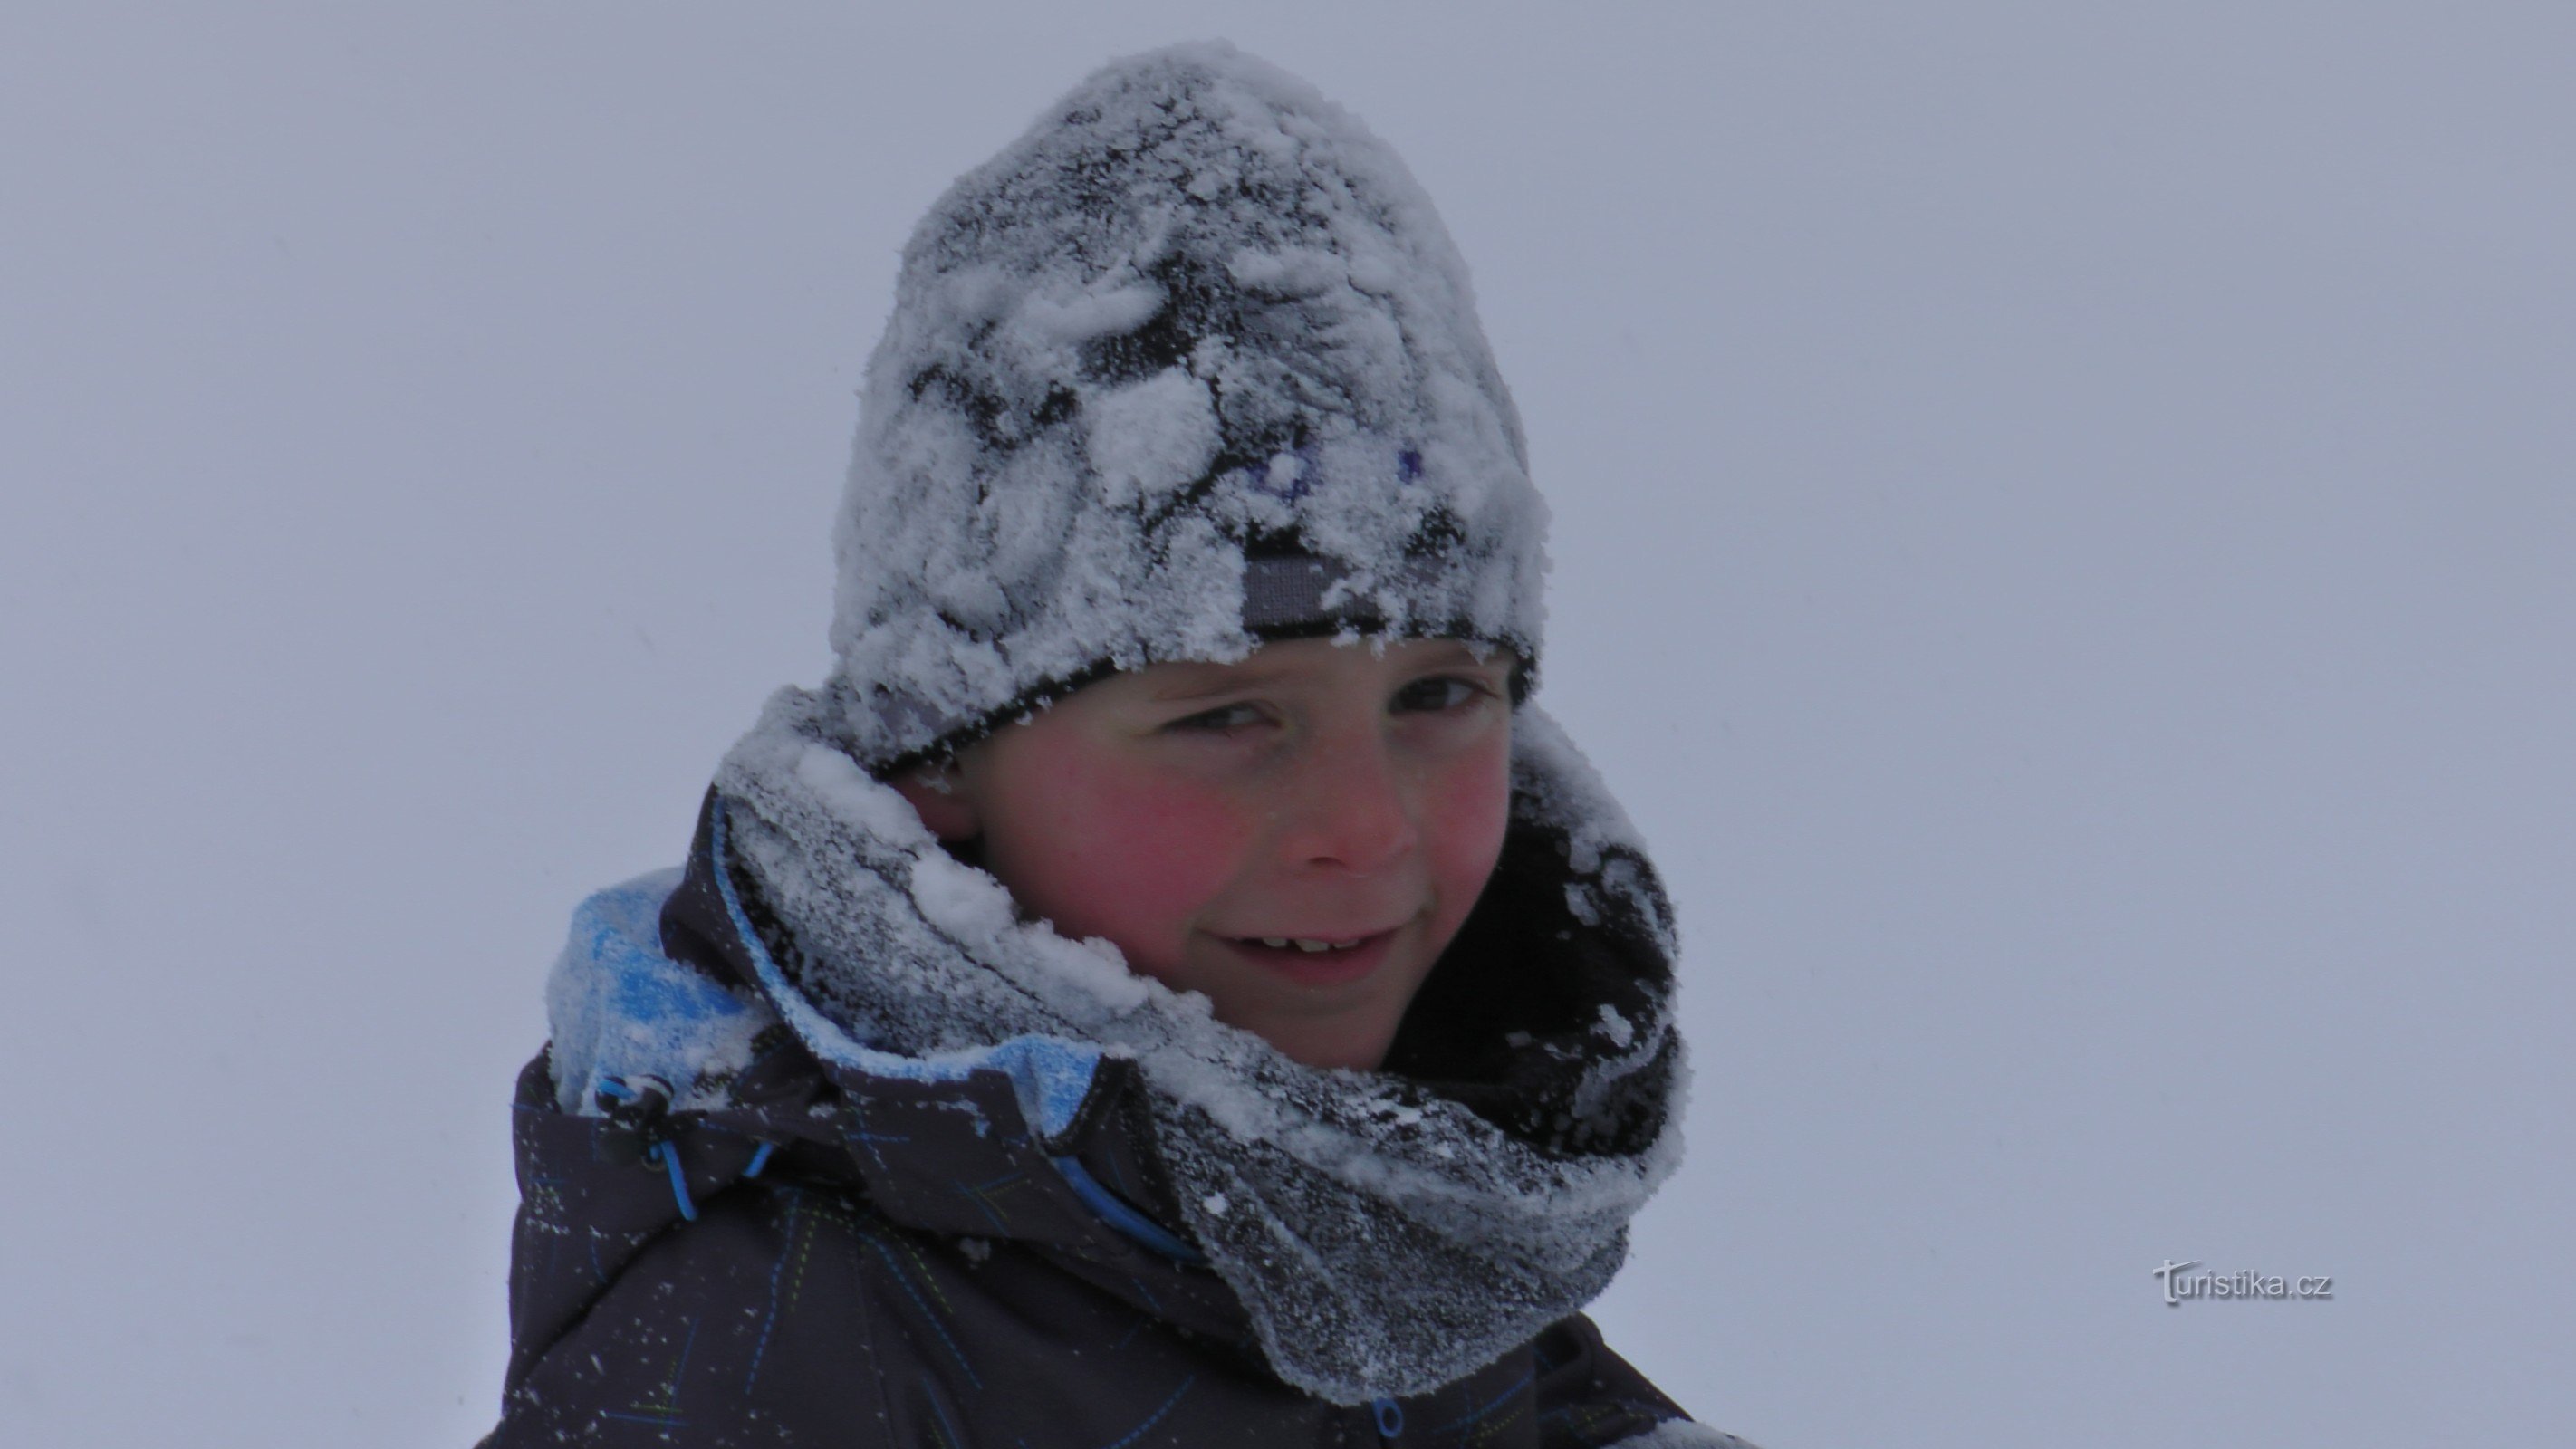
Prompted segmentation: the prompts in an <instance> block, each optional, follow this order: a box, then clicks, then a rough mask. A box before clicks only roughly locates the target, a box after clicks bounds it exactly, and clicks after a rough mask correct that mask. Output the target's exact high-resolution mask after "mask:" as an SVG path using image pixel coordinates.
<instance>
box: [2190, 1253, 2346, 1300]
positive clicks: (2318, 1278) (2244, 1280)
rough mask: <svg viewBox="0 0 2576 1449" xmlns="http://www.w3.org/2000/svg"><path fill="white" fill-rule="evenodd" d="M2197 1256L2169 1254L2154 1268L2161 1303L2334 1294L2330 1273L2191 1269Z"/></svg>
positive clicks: (2324, 1296) (2197, 1262) (2327, 1297)
mask: <svg viewBox="0 0 2576 1449" xmlns="http://www.w3.org/2000/svg"><path fill="white" fill-rule="evenodd" d="M2199 1266H2200V1259H2198V1258H2194V1259H2192V1260H2191V1261H2190V1262H2188V1263H2177V1262H2175V1261H2173V1260H2172V1259H2171V1258H2167V1259H2166V1260H2165V1265H2164V1266H2163V1267H2161V1268H2158V1269H2156V1270H2154V1276H2155V1277H2157V1278H2160V1279H2162V1280H2163V1281H2164V1285H2165V1306H2166V1307H2167V1308H2180V1307H2181V1306H2182V1305H2183V1300H2184V1299H2186V1298H2316V1299H2329V1300H2330V1299H2332V1298H2333V1297H2334V1275H2333V1274H2331V1273H2327V1274H2322V1275H2315V1276H2309V1275H2302V1276H2300V1277H2296V1278H2284V1277H2282V1276H2281V1275H2280V1274H2278V1273H2255V1272H2250V1271H2248V1272H2239V1273H2194V1272H2192V1271H2191V1270H2192V1269H2194V1268H2197V1267H2199Z"/></svg>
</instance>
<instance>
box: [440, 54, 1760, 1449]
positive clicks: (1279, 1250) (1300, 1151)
mask: <svg viewBox="0 0 2576 1449" xmlns="http://www.w3.org/2000/svg"><path fill="white" fill-rule="evenodd" d="M862 418H863V422H862V427H861V432H860V437H859V442H858V447H857V456H856V461H855V463H854V464H853V466H852V471H851V478H850V487H849V493H848V498H847V504H846V507H845V511H844V513H843V517H842V520H841V525H840V529H839V533H838V535H837V552H838V555H839V560H840V597H839V602H838V606H837V615H838V616H837V618H836V620H835V622H834V627H833V635H832V638H833V645H834V648H835V650H836V651H837V653H838V655H839V664H838V666H837V668H836V670H835V672H834V675H833V677H832V678H831V680H830V681H829V682H828V683H827V684H826V685H825V686H824V687H823V688H822V689H820V690H817V691H805V690H799V689H788V690H785V691H782V692H781V693H780V694H779V695H778V696H777V697H775V698H774V699H772V700H771V701H770V703H769V706H768V708H767V710H766V711H765V713H764V714H763V716H762V718H761V720H760V722H759V724H758V725H757V726H755V727H754V728H753V729H752V731H751V732H750V734H748V735H747V736H745V737H744V738H743V740H742V742H741V743H740V744H738V745H737V746H736V747H735V748H734V750H733V751H732V753H731V754H729V755H728V756H727V757H726V759H725V761H724V763H723V765H722V766H721V768H720V769H719V770H718V771H717V773H716V778H715V782H714V786H713V788H712V789H711V790H710V791H709V793H708V796H707V800H706V806H705V809H704V812H703V814H702V816H701V818H700V822H699V826H698V830H697V838H696V840H695V842H694V843H693V844H692V846H691V849H690V852H689V857H688V862H687V864H686V866H685V867H684V868H683V869H681V870H678V871H674V872H668V873H664V874H660V875H655V876H648V877H645V878H644V879H642V880H638V881H635V882H632V883H629V884H627V885H625V886H621V887H618V888H616V889H613V890H609V891H605V892H603V893H601V894H599V895H597V896H594V897H593V898H591V900H590V901H588V902H587V903H585V904H584V905H583V907H582V908H581V910H580V912H579V913H578V915H577V916H576V917H575V922H574V929H573V936H572V940H571V943H570V944H569V945H568V947H567V948H566V951H565V954H564V957H563V959H562V961H561V962H560V963H559V964H558V966H557V967H556V971H555V975H554V979H553V982H552V984H551V986H550V988H549V995H548V1005H549V1008H550V1013H551V1019H552V1025H553V1038H552V1041H551V1043H550V1044H549V1046H548V1048H547V1050H546V1052H545V1053H544V1054H543V1055H542V1056H540V1057H539V1058H538V1059H537V1060H536V1061H534V1062H532V1063H531V1064H530V1065H529V1067H528V1069H527V1071H526V1073H525V1074H524V1075H523V1077H522V1079H521V1082H520V1091H519V1099H518V1113H517V1121H518V1150H519V1161H520V1169H519V1176H520V1184H521V1188H522V1191H523V1194H524V1197H525V1203H524V1206H523V1207H522V1208H521V1211H520V1214H519V1222H518V1229H517V1238H516V1245H515V1251H514V1255H513V1259H514V1261H513V1273H512V1281H511V1321H512V1333H513V1339H514V1346H513V1350H512V1354H511V1358H510V1365H509V1371H508V1380H507V1387H506V1393H505V1399H504V1408H503V1415H502V1421H501V1425H500V1427H499V1428H498V1429H497V1430H495V1431H494V1433H493V1434H492V1436H491V1437H490V1439H488V1440H487V1441H486V1442H487V1444H490V1445H523V1444H554V1443H561V1442H583V1443H591V1442H597V1443H627V1442H632V1443H666V1444H687V1445H709V1446H712V1445H754V1444H759V1445H769V1444H836V1445H901V1446H963V1445H992V1446H1029V1449H1047V1446H1081V1449H1142V1446H1146V1445H1205V1444H1228V1445H1233V1444H1243V1445H1274V1444H1276V1445H1288V1444H1299V1445H1323V1444H1365V1443H1375V1442H1387V1443H1419V1444H1425V1445H1444V1446H1446V1445H1466V1444H1474V1445H1480V1446H1503V1445H1529V1446H1535V1445H1550V1446H1558V1445H1562V1446H1574V1445H1608V1444H1629V1445H1694V1444H1698V1445H1725V1444H1733V1443H1736V1442H1737V1441H1735V1440H1733V1439H1731V1438H1729V1437H1728V1436H1726V1435H1722V1434H1718V1433H1715V1432H1714V1431H1710V1430H1706V1429H1701V1428H1699V1427H1698V1426H1696V1425H1693V1424H1691V1423H1690V1422H1689V1421H1688V1420H1687V1419H1686V1418H1684V1417H1683V1416H1682V1413H1681V1411H1680V1410H1679V1409H1678V1408H1677V1407H1675V1406H1674V1405H1673V1403H1672V1402H1671V1401H1670V1400H1668V1399H1666V1398H1665V1397H1664V1396H1663V1395H1662V1394H1660V1393H1658V1392H1656V1390H1655V1389H1654V1388H1653V1387H1652V1386H1651V1385H1649V1384H1648V1383H1647V1382H1646V1381H1645V1380H1644V1379H1643V1378H1641V1377H1640V1376H1639V1375H1638V1374H1637V1373H1636V1372H1635V1371H1634V1370H1633V1369H1631V1368H1629V1367H1628V1366H1627V1365H1626V1364H1625V1363H1623V1362H1622V1361H1621V1360H1620V1359H1619V1358H1618V1357H1617V1356H1616V1355H1614V1354H1612V1353H1611V1352H1610V1351H1609V1350H1608V1349H1607V1348H1605V1347H1603V1345H1602V1343H1601V1341H1600V1338H1599V1336H1598V1334H1597V1333H1596V1332H1595V1331H1594V1329H1593V1328H1592V1325H1591V1324H1590V1322H1589V1321H1588V1320H1586V1319H1585V1318H1584V1317H1583V1316H1582V1315H1581V1313H1580V1312H1579V1310H1580V1308H1581V1307H1582V1305H1583V1304H1585V1303H1586V1302H1588V1301H1589V1300H1590V1299H1591V1298H1592V1297H1593V1296H1594V1295H1596V1294H1597V1293H1599V1292H1600V1291H1601V1289H1602V1287H1603V1286H1604V1285H1606V1284H1607V1283H1608V1282H1609V1280H1610V1277H1611V1275H1612V1274H1613V1273H1614V1272H1615V1271H1617V1269H1618V1267H1619V1264H1620V1261H1621V1258H1622V1256H1623V1254H1624V1252H1625V1249H1626V1231H1627V1223H1628V1220H1629V1218H1630V1217H1631V1216H1632V1215H1633V1214H1634V1213H1635V1212H1636V1211H1637V1209H1638V1207H1639V1206H1640V1205H1641V1204H1642V1203H1643V1202H1644V1201H1645V1199H1646V1196H1647V1194H1648V1193H1650V1192H1651V1191H1652V1190H1653V1189H1654V1187H1655V1186H1656V1185H1657V1184H1658V1183H1659V1182H1660V1181H1661V1180H1662V1179H1663V1178H1664V1177H1665V1175H1666V1174H1668V1173H1669V1172H1670V1171H1671V1170H1672V1167H1673V1164H1674V1161H1675V1157H1676V1154H1677V1152H1678V1140H1677V1135H1676V1125H1675V1117H1676V1112H1677V1108H1678V1099H1679V1092H1680V1078H1681V1070H1682V1069H1681V1043H1680V1041H1679V1039H1678V1037H1677V1036H1676V1035H1675V1033H1674V1028H1673V1023H1672V1015H1671V982H1672V976H1671V964H1670V963H1671V954H1672V935H1671V927H1670V925H1669V921H1668V918H1667V911H1666V907H1665V902H1664V897H1663V894H1662V891H1661V888H1660V887H1659V886H1658V885H1657V884H1656V882H1655V879H1654V876H1653V874H1652V872H1651V871H1650V870H1649V869H1648V867H1647V865H1646V863H1645V861H1644V858H1643V856H1642V855H1641V854H1640V853H1639V849H1638V846H1637V844H1636V841H1635V839H1634V836H1633V835H1632V833H1631V832H1630V830H1629V827H1628V825H1627V823H1626V821H1625V819H1624V818H1623V817H1622V816H1621V815H1620V813H1619V811H1618V808H1617V807H1616V806H1615V805H1613V804H1612V803H1611V802H1610V801H1609V800H1608V799H1607V798H1606V797H1605V796H1604V795H1603V793H1602V792H1601V789H1600V785H1599V782H1598V780H1597V779H1596V778H1595V777H1594V775H1593V774H1592V772H1591V771H1590V769H1589V768H1588V767H1587V766H1586V765H1585V764H1584V763H1583V762H1582V760H1581V758H1580V757H1579V756H1578V755H1577V754H1576V753H1575V752H1574V750H1573V749H1572V747H1571V746H1569V745H1568V744H1567V743H1566V742H1565V740H1564V738H1563V737H1562V736H1561V735H1560V734H1559V733H1558V732H1557V730H1556V729H1555V727H1554V726H1553V725H1552V724H1550V723H1549V722H1548V721H1547V719H1546V718H1545V717H1544V716H1542V715H1541V714H1540V713H1539V712H1538V711H1537V710H1536V709H1535V708H1534V707H1531V706H1529V705H1527V704H1525V703H1524V702H1523V701H1524V699H1525V697H1526V695H1527V694H1528V692H1529V690H1530V688H1531V687H1532V684H1533V682H1534V678H1535V675H1534V671H1535V669H1536V667H1537V663H1538V657H1539V617H1540V607H1539V578H1540V569H1541V555H1540V531H1541V526H1542V517H1543V515H1542V510H1541V505H1540V503H1539V500H1538V497H1537V494H1536V493H1535V492H1534V491H1533V489H1532V487H1531V485H1530V482H1529V479H1528V476H1527V472H1526V467H1525V463H1524V458H1523V449H1522V443H1521V434H1520V425H1519V421H1518V418H1517V416H1516V415H1515V413H1514V411H1513V409H1512V404H1511V401H1510V399H1509V397H1508V396H1507V395H1506V393H1505V392H1504V389H1503V384H1502V380H1501V378H1500V377H1499V376H1497V375H1496V373H1495V370H1494V365H1493V362H1492V359H1491V357H1490V355H1489V353H1488V351H1487V348H1486V346H1485V342H1484V338H1483V335H1482V333H1481V331H1480V330H1479V328H1478V326H1477V323H1476V320H1475V315H1474V309H1473V303H1472V301H1471V299H1470V297H1469V294H1468V288H1467V282H1466V274H1465V270H1464V267H1463V266H1462V264H1461V263H1460V262H1459V260H1458V258H1457V255H1456V253H1455V251H1454V250H1453V248H1452V246H1451V244H1450V242H1449V240H1448V237H1447V235H1446V233H1445V232H1444V231H1443V230H1442V228H1441V226H1440V223H1439V221H1438V219H1437V218H1436V217H1435V216H1434V215H1433V213H1432V211H1431V208H1430V205H1429V203H1428V202H1427V201H1426V200H1425V199H1424V197H1423V196H1422V195H1421V193H1420V191H1419V189H1418V188H1417V187H1416V186H1415V185H1414V183H1413V181H1412V180H1411V179H1410V177H1409V176H1407V174H1406V173H1405V172H1404V170H1403V168H1402V166H1401V165H1400V163H1398V162H1397V161H1396V159H1395V157H1394V156H1393V155H1392V154H1391V153H1389V152H1388V151H1387V149H1386V148H1385V147H1384V145H1382V144H1381V143H1379V142H1378V141H1376V140H1375V139H1374V138H1372V137H1371V136H1369V135H1368V134H1367V133H1366V132H1365V131H1364V130H1362V129H1361V128H1360V126H1359V125H1358V124H1357V123H1356V122H1354V121H1353V120H1352V119H1350V118H1349V117H1348V116H1346V115H1345V114H1343V113H1342V112H1341V111H1340V110H1338V109H1336V108H1335V107H1333V106H1332V105H1331V104H1329V103H1328V102H1326V101H1324V100H1323V99H1322V98H1320V97H1319V96H1317V95H1315V94H1314V93H1313V92H1312V91H1311V90H1309V89H1308V88H1306V87H1305V86H1304V85H1302V84H1300V83H1298V82H1297V81H1295V80H1293V79H1292V78H1290V77H1288V76H1285V75H1283V74H1281V73H1280V72H1278V71H1276V70H1273V69H1271V68H1270V67H1268V66H1265V65H1262V64H1259V63H1258V62H1255V61H1252V60H1250V59H1247V58H1245V57H1243V56H1240V55H1238V54H1236V53H1235V52H1233V51H1232V50H1230V49H1228V48H1225V47H1223V46H1194V47H1184V48H1179V49H1175V50H1169V51H1164V52H1160V53H1157V54H1152V55H1147V56H1142V57H1138V58H1136V59H1133V60H1129V61H1125V62H1122V63H1119V64H1115V65H1112V66H1110V67H1108V68H1107V69H1105V70H1103V71H1102V72H1100V73H1099V74H1098V75H1095V76H1094V77H1092V78H1091V79H1090V80H1089V81H1087V82H1086V83H1085V84H1084V85H1083V86H1082V87H1081V88H1080V89H1078V90H1077V91H1075V92H1074V93H1073V95H1071V96H1070V97H1068V98H1067V99H1066V100H1065V101H1064V102H1063V103H1062V104H1061V105H1059V106H1058V107H1056V109H1055V110H1054V111H1052V112H1050V113H1049V114H1048V115H1047V116H1046V117H1045V118H1044V119H1043V120H1042V121H1041V122H1040V123H1039V124H1038V126H1037V127H1036V128H1035V129H1033V130H1032V131H1031V132H1029V134H1028V135H1026V136H1025V137H1023V138H1022V139H1021V140H1020V141H1019V142H1017V143H1016V144H1014V145H1013V146H1011V147H1010V148H1008V149H1007V150H1005V151H1004V152H1003V153H1002V154H1001V155H1000V156H999V157H997V158H996V159H995V160H993V161H992V162H990V163H989V164H987V165H986V166H984V167H983V168H981V169H980V170H977V171H975V172H973V173H972V174H970V175H968V176H966V177H965V178H963V179H962V180H960V181H959V182H958V183H957V184H956V186H955V187H953V188H952V189H951V190H950V192H949V193H948V195H947V196H946V197H944V198H943V199H942V200H941V201H940V202H939V204H938V205H937V206H936V207H934V208H933V209H932V211H931V214H930V215H929V217H928V218H927V219H926V220H924V221H923V223H922V224H921V227H920V229H919V231H918V232H917V233H916V234H915V236H914V238H913V240H912V242H911V244H910V246H909V247H908V248H907V249H906V251H905V253H904V265H903V272H902V276H901V280H900V282H899V284H898V287H897V292H896V301H895V310H894V316H893V319H892V321H891V322H890V323H889V325H888V327H887V329H886V335H885V340H884V341H883V342H882V343H881V344H880V345H879V347H878V349H877V352H876V355H875V357H874V359H873V361H872V362H871V364H870V368H869V373H868V385H867V390H866V393H865V395H864V400H863V405H862Z"/></svg>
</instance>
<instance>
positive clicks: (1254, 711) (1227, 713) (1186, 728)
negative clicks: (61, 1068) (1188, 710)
mask: <svg viewBox="0 0 2576 1449" xmlns="http://www.w3.org/2000/svg"><path fill="white" fill-rule="evenodd" d="M1267 719H1268V716H1266V715H1264V714H1263V713H1262V712H1261V706H1259V705H1257V704H1249V703H1246V704H1222V705H1219V706H1217V707H1216V708H1214V709H1208V710H1201V711H1199V712H1198V713H1197V714H1193V715H1184V716H1182V717H1181V718H1179V719H1176V720H1173V721H1172V722H1171V723H1169V724H1167V725H1165V726H1163V728H1164V729H1166V730H1175V731H1179V732H1181V733H1184V734H1220V735H1221V734H1231V733H1232V732H1234V731H1236V730H1242V729H1250V728H1251V727H1253V726H1254V725H1258V724H1262V723H1264V722H1265V721H1266V720H1267Z"/></svg>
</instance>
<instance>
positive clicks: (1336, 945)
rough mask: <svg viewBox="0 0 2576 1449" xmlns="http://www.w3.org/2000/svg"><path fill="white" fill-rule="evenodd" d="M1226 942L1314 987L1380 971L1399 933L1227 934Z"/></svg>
mask: <svg viewBox="0 0 2576 1449" xmlns="http://www.w3.org/2000/svg"><path fill="white" fill-rule="evenodd" d="M1219 939H1221V940H1223V941H1224V942H1225V944H1226V945H1227V946H1228V947H1230V948H1232V949H1233V950H1234V952H1235V953H1236V954H1237V955H1239V956H1242V957H1243V958H1245V959H1247V960H1249V961H1252V962H1253V963H1255V964H1257V965H1259V966H1260V967H1262V968H1263V969H1264V970H1266V971H1270V972H1274V973H1276V974H1278V975H1282V976H1285V977H1287V978H1289V979H1290V980H1292V981H1297V982H1301V983H1303V984H1306V985H1310V986H1330V985H1337V984H1340V983H1343V982H1348V981H1357V980H1359V979H1360V978H1361V977H1364V976H1367V975H1368V974H1370V973H1371V972H1373V971H1375V970H1377V968H1378V967H1379V965H1380V964H1382V963H1383V962H1384V961H1385V960H1386V956H1387V952H1388V950H1389V948H1390V947H1392V946H1393V945H1394V943H1395V932H1394V931H1392V930H1387V931H1373V932H1370V933H1369V934H1367V935H1364V936H1225V937H1220V938H1219Z"/></svg>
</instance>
